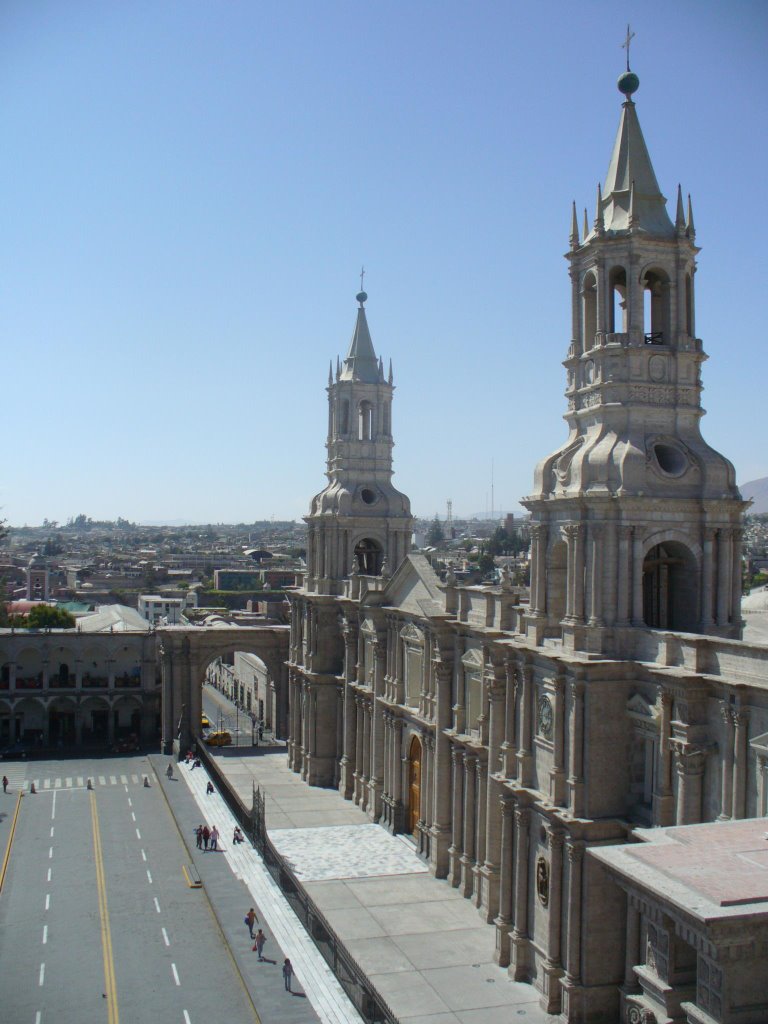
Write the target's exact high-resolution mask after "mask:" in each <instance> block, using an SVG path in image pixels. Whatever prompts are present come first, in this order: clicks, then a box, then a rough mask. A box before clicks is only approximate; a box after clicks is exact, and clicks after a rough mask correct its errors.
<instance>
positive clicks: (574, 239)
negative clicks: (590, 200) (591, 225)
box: [569, 201, 579, 249]
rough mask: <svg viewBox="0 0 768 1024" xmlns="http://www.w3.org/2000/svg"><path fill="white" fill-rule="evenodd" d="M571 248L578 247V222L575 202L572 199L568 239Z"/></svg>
mask: <svg viewBox="0 0 768 1024" xmlns="http://www.w3.org/2000/svg"><path fill="white" fill-rule="evenodd" d="M569 241H570V243H571V248H572V249H577V248H578V247H579V222H578V220H577V219H576V203H575V201H574V204H573V208H572V211H571V237H570V239H569Z"/></svg>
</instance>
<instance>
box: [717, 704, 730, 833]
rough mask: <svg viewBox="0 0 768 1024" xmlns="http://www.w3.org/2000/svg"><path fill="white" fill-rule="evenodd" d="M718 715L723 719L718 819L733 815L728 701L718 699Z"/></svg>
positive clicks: (725, 818)
mask: <svg viewBox="0 0 768 1024" xmlns="http://www.w3.org/2000/svg"><path fill="white" fill-rule="evenodd" d="M720 716H721V718H722V719H723V726H724V728H723V733H724V738H723V749H722V754H721V757H720V767H721V771H722V780H721V781H722V786H721V789H720V813H719V814H718V816H717V820H718V821H728V820H730V818H732V817H733V709H732V708H731V705H730V704H729V703H728V701H725V700H721V701H720Z"/></svg>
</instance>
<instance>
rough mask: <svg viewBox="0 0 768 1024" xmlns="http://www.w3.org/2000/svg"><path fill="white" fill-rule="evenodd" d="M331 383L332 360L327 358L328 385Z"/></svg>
mask: <svg viewBox="0 0 768 1024" xmlns="http://www.w3.org/2000/svg"><path fill="white" fill-rule="evenodd" d="M331 384H333V360H332V359H329V360H328V387H330V386H331Z"/></svg>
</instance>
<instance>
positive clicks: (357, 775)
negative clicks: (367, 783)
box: [352, 694, 365, 804]
mask: <svg viewBox="0 0 768 1024" xmlns="http://www.w3.org/2000/svg"><path fill="white" fill-rule="evenodd" d="M363 729H364V726H363V702H362V700H361V698H360V696H359V695H358V694H356V695H355V768H354V771H353V773H352V778H353V780H354V791H353V797H354V801H355V803H356V804H358V803H360V792H361V787H362V781H363V775H364V774H365V769H364V765H363Z"/></svg>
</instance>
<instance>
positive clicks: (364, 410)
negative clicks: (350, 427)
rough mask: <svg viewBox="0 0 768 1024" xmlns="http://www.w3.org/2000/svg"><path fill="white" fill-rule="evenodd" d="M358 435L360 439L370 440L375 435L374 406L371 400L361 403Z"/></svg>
mask: <svg viewBox="0 0 768 1024" xmlns="http://www.w3.org/2000/svg"><path fill="white" fill-rule="evenodd" d="M357 436H358V440H360V441H370V440H371V438H372V437H373V406H372V405H371V403H370V402H361V403H360V409H359V413H358V433H357Z"/></svg>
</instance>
